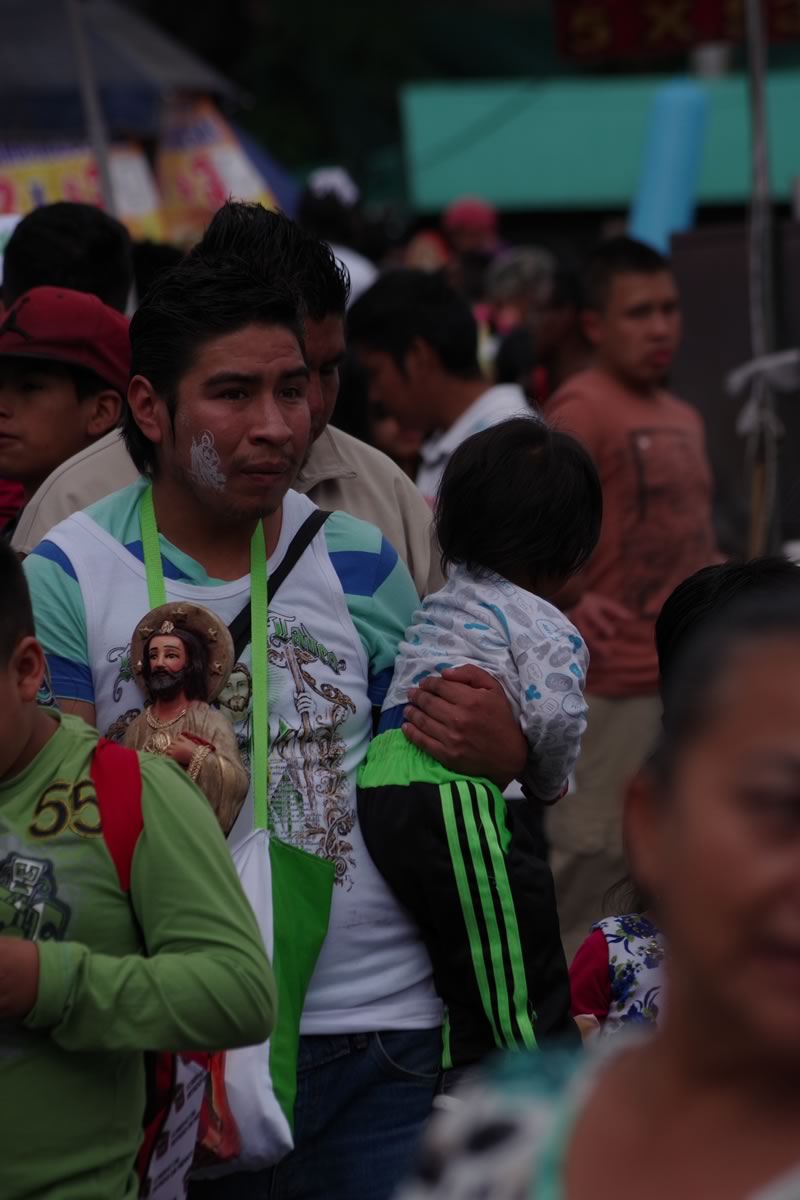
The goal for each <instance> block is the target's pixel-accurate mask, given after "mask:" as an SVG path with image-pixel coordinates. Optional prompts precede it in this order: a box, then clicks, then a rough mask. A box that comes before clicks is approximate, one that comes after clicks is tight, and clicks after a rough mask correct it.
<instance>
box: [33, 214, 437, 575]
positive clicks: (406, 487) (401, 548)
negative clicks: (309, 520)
mask: <svg viewBox="0 0 800 1200" xmlns="http://www.w3.org/2000/svg"><path fill="white" fill-rule="evenodd" d="M256 249H257V250H258V252H259V257H258V259H257V261H256V260H255V258H254V250H256ZM204 250H205V251H207V252H209V253H213V254H219V253H220V252H223V253H225V254H231V255H234V256H239V257H242V258H246V259H247V260H248V261H249V262H251V263H253V265H254V266H255V267H256V269H259V270H263V271H265V272H266V273H268V274H272V275H274V274H276V273H277V272H279V271H280V272H281V273H284V274H288V275H290V276H291V277H293V279H294V280H295V282H296V285H297V287H298V289H299V290H300V291H301V292H302V294H303V299H304V301H305V305H306V320H305V325H304V342H305V351H306V358H307V361H308V365H309V367H310V369H311V386H310V389H309V407H310V409H311V423H312V438H313V442H312V444H311V448H310V450H309V453H308V457H307V458H306V461H305V463H304V465H303V468H302V470H301V472H300V475H299V476H298V478H297V481H296V483H295V488H296V489H297V490H298V491H300V492H303V493H306V494H307V495H308V496H309V497H310V499H312V500H313V501H314V503H315V504H317V505H319V507H320V508H326V509H343V510H344V511H345V512H349V513H351V514H352V515H353V516H356V517H361V518H362V519H364V520H367V521H371V522H372V523H373V524H375V525H377V526H378V527H379V528H380V530H381V532H382V533H383V534H384V535H385V536H386V538H387V539H388V540H389V541H390V542H391V543H392V545H393V546H394V547H395V549H396V550H397V552H398V554H399V555H400V557H401V558H402V559H404V561H405V562H406V564H407V565H408V568H409V570H410V572H411V575H412V577H413V579H414V583H415V584H416V587H417V591H418V592H419V594H420V595H421V596H424V595H425V594H426V593H427V592H431V591H435V590H436V589H437V588H439V587H440V586H441V584H442V574H441V568H440V566H439V560H438V552H437V551H436V549H435V547H434V546H433V542H432V535H431V514H430V510H429V508H428V506H427V504H426V503H425V501H424V500H423V498H422V496H421V495H420V493H419V492H418V491H417V489H416V487H415V486H414V484H413V483H412V482H411V480H410V479H409V478H408V477H407V476H406V475H405V474H404V472H403V471H401V470H400V468H399V467H398V466H396V465H395V463H393V462H392V460H391V459H390V458H388V457H387V456H386V455H385V454H382V453H381V452H380V451H379V450H375V449H374V448H373V447H372V446H368V445H365V444H364V443H363V442H360V441H358V440H357V439H356V438H353V437H350V435H349V434H346V433H343V432H342V431H341V430H339V429H335V428H333V427H331V426H329V424H328V422H329V421H330V419H331V416H332V414H333V409H334V406H335V404H336V396H337V392H338V390H339V364H340V362H341V360H342V357H343V355H344V350H345V340H344V314H345V307H346V303H347V295H348V282H347V274H346V271H344V270H343V268H342V267H341V265H340V264H339V263H338V262H337V260H336V259H335V258H334V256H333V254H332V252H331V250H330V248H329V247H328V246H327V245H326V244H325V243H324V242H320V241H319V240H318V239H317V238H315V237H313V236H311V235H310V234H308V233H305V232H304V231H302V230H301V229H300V228H299V227H298V226H297V225H295V224H294V223H293V222H291V221H289V220H288V219H287V218H286V217H284V216H281V215H279V214H277V213H271V212H267V211H266V210H265V209H263V208H261V207H260V206H259V205H247V204H238V203H229V204H226V205H225V206H224V207H223V208H222V209H221V210H220V212H219V213H218V214H217V216H216V217H215V218H214V220H213V221H212V223H211V225H210V226H209V228H208V230H207V232H206V234H205V237H204V238H203V240H202V242H200V244H199V245H198V247H197V248H196V250H195V251H194V253H198V254H202V253H203V252H204ZM137 476H138V471H137V470H136V467H135V466H134V464H133V460H132V459H131V457H130V455H129V454H128V452H127V450H126V448H125V443H124V442H123V440H122V434H121V432H120V431H119V430H114V431H113V432H112V433H110V434H108V435H107V436H106V437H104V438H102V439H101V440H100V441H98V442H95V443H94V444H93V445H92V446H90V447H89V448H88V449H87V450H86V451H82V452H81V453H80V454H77V455H75V456H74V457H73V458H70V459H68V460H67V461H66V462H65V463H63V464H62V465H61V466H60V467H59V468H58V469H57V470H56V471H54V472H53V473H52V474H51V475H50V476H49V477H48V479H46V480H45V482H44V483H43V484H42V486H41V487H40V488H39V490H38V491H37V492H36V493H35V494H34V495H33V496H32V498H31V500H30V501H29V503H28V504H27V506H26V508H25V510H24V511H23V513H22V516H21V518H20V520H19V523H18V525H17V529H16V533H15V536H14V539H13V543H12V544H13V546H14V549H16V550H17V551H18V552H19V553H21V554H29V553H30V552H31V550H32V549H33V548H34V546H36V545H37V544H38V543H39V542H40V541H41V540H42V539H43V538H44V537H45V536H46V535H47V533H48V532H49V530H50V529H52V528H53V526H54V525H57V524H58V522H59V521H63V519H64V518H65V517H67V516H69V515H70V513H73V512H77V511H80V510H81V509H84V508H88V506H89V505H90V504H94V503H95V501H97V500H100V499H102V498H103V497H104V496H107V495H108V494H109V493H110V492H114V491H118V490H119V489H120V488H123V487H127V485H128V484H129V483H132V482H133V481H134V480H135V479H136V478H137Z"/></svg>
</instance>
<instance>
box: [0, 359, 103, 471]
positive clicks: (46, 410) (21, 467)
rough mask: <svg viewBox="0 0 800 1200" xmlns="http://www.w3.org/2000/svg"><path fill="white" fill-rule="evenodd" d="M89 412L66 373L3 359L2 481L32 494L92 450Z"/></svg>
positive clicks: (0, 364) (0, 409)
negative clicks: (81, 452)
mask: <svg viewBox="0 0 800 1200" xmlns="http://www.w3.org/2000/svg"><path fill="white" fill-rule="evenodd" d="M87 410H88V405H87V402H85V401H84V402H81V401H79V400H78V395H77V391H76V389H75V384H74V382H73V380H72V376H71V375H70V373H69V370H68V369H67V368H66V367H59V366H55V365H53V364H51V363H47V364H44V365H42V366H39V365H37V364H36V363H35V362H33V361H31V360H27V361H26V360H20V361H14V360H12V359H9V358H6V359H3V358H0V476H2V477H4V478H6V479H15V480H18V481H19V482H20V483H22V484H23V485H24V486H25V489H26V491H27V492H28V493H30V492H32V491H34V490H35V489H36V488H37V487H38V486H39V484H40V483H41V482H42V481H43V480H44V479H46V478H47V476H48V475H49V474H50V472H51V471H54V470H55V469H56V467H58V466H60V465H61V463H62V462H64V460H65V459H67V458H70V457H71V456H72V455H73V454H77V453H78V451H79V450H83V448H84V447H85V446H86V445H88V443H89V440H90V438H89V435H88V432H87V416H86V413H87Z"/></svg>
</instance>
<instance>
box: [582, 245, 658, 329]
mask: <svg viewBox="0 0 800 1200" xmlns="http://www.w3.org/2000/svg"><path fill="white" fill-rule="evenodd" d="M671 270H672V268H671V266H670V264H669V261H668V259H666V258H664V255H663V254H659V252H658V250H654V249H653V247H652V246H647V245H645V243H644V242H637V241H636V239H635V238H629V237H616V238H609V240H608V241H606V242H601V243H600V245H599V246H597V247H596V248H595V250H594V251H593V253H592V254H591V256H590V257H589V261H588V263H587V265H586V269H585V271H584V275H583V307H584V308H590V309H593V310H594V311H596V312H602V311H603V309H604V308H605V305H606V300H607V299H608V293H609V291H610V290H611V284H612V283H613V281H614V280H615V279H616V277H617V276H618V275H660V274H662V272H664V271H668V272H670V271H671Z"/></svg>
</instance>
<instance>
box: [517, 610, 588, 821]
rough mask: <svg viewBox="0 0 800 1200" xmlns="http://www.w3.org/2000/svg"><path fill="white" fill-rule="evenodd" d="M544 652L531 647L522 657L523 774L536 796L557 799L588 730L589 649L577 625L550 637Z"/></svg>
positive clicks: (563, 629)
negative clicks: (526, 749) (526, 747)
mask: <svg viewBox="0 0 800 1200" xmlns="http://www.w3.org/2000/svg"><path fill="white" fill-rule="evenodd" d="M549 646H550V648H549V649H548V650H547V653H546V654H545V655H540V654H539V653H537V648H534V649H532V650H531V651H530V652H529V653H528V654H527V656H526V657H525V659H524V661H523V662H521V663H520V662H519V660H518V662H517V666H518V670H519V677H520V704H521V706H522V713H521V716H520V724H521V726H522V732H523V733H524V734H525V737H526V738H527V739H528V745H529V746H530V756H529V759H528V766H527V768H526V771H525V777H524V780H523V784H524V788H525V790H526V791H527V792H532V794H533V795H534V796H535V797H536V799H537V800H541V801H542V802H543V803H545V804H547V803H552V802H553V801H555V800H557V799H558V798H559V797H560V796H561V795H562V794H563V791H564V785H565V783H566V781H567V780H568V779H569V776H570V775H571V773H572V771H573V770H574V767H575V763H576V762H577V760H578V754H579V753H580V747H581V738H582V737H583V734H584V732H585V730H586V712H587V705H586V701H585V699H584V695H583V689H584V686H585V684H586V672H587V670H588V667H589V654H588V651H587V649H586V643H585V642H584V641H583V639H582V638H580V637H579V636H578V635H577V633H576V632H575V630H574V629H573V627H572V626H569V625H565V626H564V627H563V628H562V629H561V630H560V631H559V632H558V633H557V635H556V636H555V637H553V638H551V639H550V643H549Z"/></svg>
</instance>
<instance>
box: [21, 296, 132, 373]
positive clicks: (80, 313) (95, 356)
mask: <svg viewBox="0 0 800 1200" xmlns="http://www.w3.org/2000/svg"><path fill="white" fill-rule="evenodd" d="M0 358H40V359H43V360H46V361H48V362H53V363H61V364H63V365H64V366H69V367H83V368H84V369H85V370H87V371H93V372H94V374H95V375H97V376H99V378H100V379H102V380H103V382H104V383H107V384H108V385H109V387H112V388H114V390H115V391H117V392H119V393H120V395H121V396H123V397H124V396H125V395H127V391H128V377H129V376H130V369H131V343H130V338H129V337H128V318H127V317H124V316H123V315H122V313H119V312H117V310H116V309H115V308H109V306H108V305H107V304H103V301H102V300H100V299H98V297H97V296H90V295H89V294H88V293H87V292H73V291H70V290H69V289H68V288H58V287H37V288H31V290H30V291H29V292H26V293H25V295H24V296H20V298H19V300H17V302H16V304H14V305H13V306H12V307H11V308H10V309H9V310H8V312H7V313H6V314H5V315H4V316H3V318H2V321H0Z"/></svg>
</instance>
